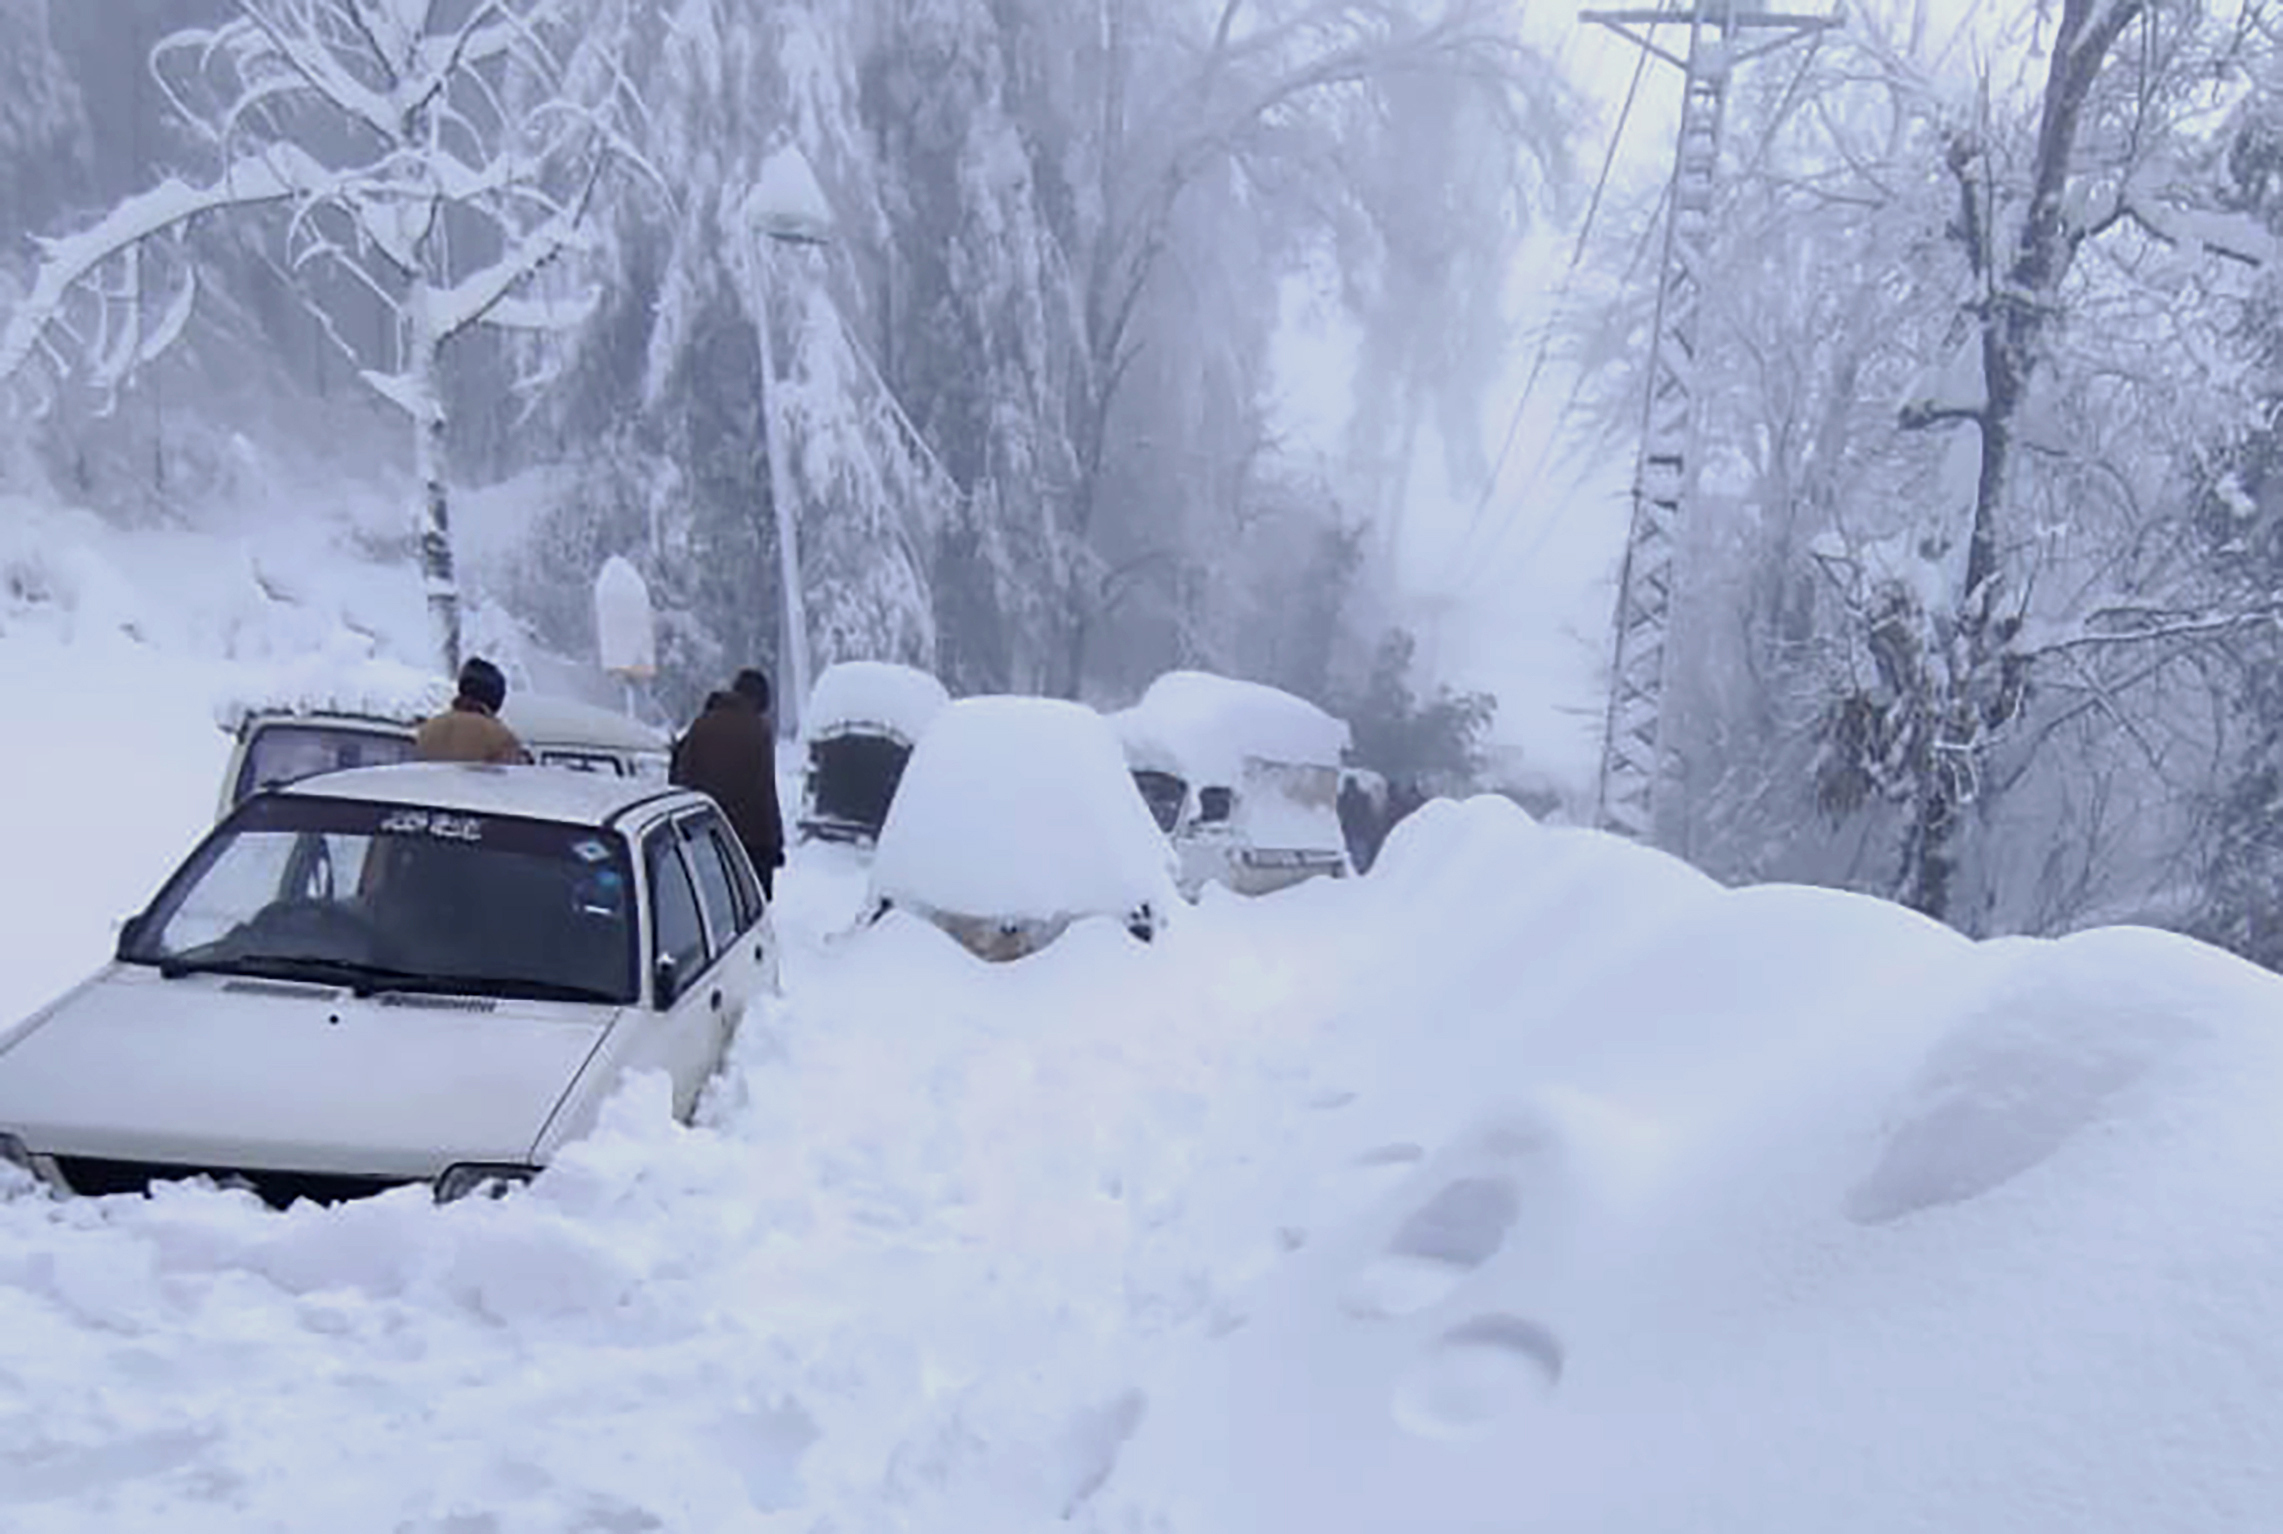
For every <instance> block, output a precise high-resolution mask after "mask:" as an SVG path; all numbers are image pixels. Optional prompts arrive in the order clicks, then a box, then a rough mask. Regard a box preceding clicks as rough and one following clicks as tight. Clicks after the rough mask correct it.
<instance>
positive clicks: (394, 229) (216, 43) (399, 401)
mask: <svg viewBox="0 0 2283 1534" xmlns="http://www.w3.org/2000/svg"><path fill="white" fill-rule="evenodd" d="M630 24H631V23H630V17H629V7H628V6H627V5H626V4H625V3H624V0H472V3H468V4H445V3H443V0H238V3H237V4H236V6H235V14H234V15H233V16H232V17H231V18H230V19H229V20H227V21H225V22H223V23H222V24H220V25H218V26H215V27H210V28H197V29H192V30H189V31H184V32H180V33H177V34H175V35H173V36H171V37H169V38H168V39H166V40H165V41H164V42H163V43H161V44H160V46H159V47H158V49H157V50H156V52H155V53H154V55H153V57H152V60H151V67H152V71H153V75H154V77H155V79H156V80H157V82H158V84H159V85H160V87H161V88H162V89H163V90H164V91H165V92H166V94H167V96H168V98H169V100H170V101H171V103H172V104H173V106H174V108H175V110H176V113H177V115H178V117H179V118H180V120H181V123H182V125H183V126H184V127H185V128H186V129H188V130H189V132H190V134H191V135H192V136H193V138H194V139H195V141H196V143H197V144H198V145H199V147H200V150H201V153H202V156H203V162H202V163H200V164H198V165H196V166H194V167H188V168H185V169H184V170H182V171H180V172H178V173H176V174H174V175H170V176H168V177H167V178H165V179H164V180H162V181H160V182H159V183H158V184H156V185H154V186H152V187H151V188H149V189H148V190H147V191H144V192H141V193H138V194H136V195H134V196H132V197H129V198H128V199H126V200H125V201H123V202H121V203H120V204H119V205H118V206H116V207H115V208H113V209H112V210H111V211H110V212H109V213H107V214H106V215H104V216H103V217H102V218H100V219H98V220H96V221H95V222H94V223H92V224H90V225H88V226H86V227H85V228H82V229H80V230H78V231H76V232H74V233H72V234H70V235H67V236H65V237H62V238H59V239H55V240H51V241H47V242H45V243H44V244H43V247H42V262H41V265H40V268H39V271H38V273H37V275H36V277H35V279H34V281H33V283H32V284H31V287H30V290H29V292H28V293H27V294H25V295H24V296H23V297H22V298H21V299H20V300H19V301H18V302H16V303H15V304H13V305H12V306H11V307H10V309H9V311H8V313H7V315H6V318H5V324H4V326H0V381H4V380H10V379H13V380H16V383H17V387H18V388H19V390H25V389H27V388H30V389H35V390H36V388H38V387H39V386H40V385H39V383H38V382H37V381H32V382H29V383H28V382H27V379H28V376H29V374H31V373H33V372H45V373H46V374H47V375H48V381H50V382H52V380H53V378H54V377H55V376H56V375H62V374H66V373H71V372H77V371H84V372H85V373H86V374H87V376H88V377H89V379H90V381H91V382H93V383H94V384H95V385H96V386H98V387H105V388H107V387H112V386H115V385H116V384H117V383H118V381H119V380H120V379H122V378H124V377H125V376H126V375H127V373H128V372H130V371H131V370H132V369H133V368H135V367H137V366H139V365H141V364H143V363H145V362H147V361H149V360H150V359H151V358H152V357H153V356H155V355H156V354H157V353H158V352H159V351H161V350H163V349H164V348H165V347H166V346H167V345H168V344H170V343H171V341H172V340H173V339H174V338H175V337H176V336H178V335H179V334H180V332H181V329H182V326H183V324H184V322H185V320H186V319H187V317H188V315H189V312H190V306H191V303H192V301H193V299H194V297H195V294H196V290H197V272H196V269H195V266H194V264H193V263H192V262H190V261H189V260H188V259H187V255H186V251H187V247H186V245H185V243H184V239H185V236H186V235H187V233H188V231H189V230H190V229H191V227H192V226H193V225H194V224H196V223H197V222H198V221H200V220H202V219H205V218H208V217H216V216H223V215H229V216H237V217H246V216H259V217H261V218H262V219H264V221H265V227H266V228H267V229H268V230H269V231H271V232H272V234H273V236H274V238H275V240H276V242H277V245H276V251H277V254H278V256H279V258H280V259H281V260H282V262H283V263H284V264H285V265H286V266H288V267H289V268H290V269H291V270H293V271H294V272H295V273H296V274H298V277H299V279H300V282H301V290H302V292H303V293H304V294H305V296H306V298H307V300H308V302H309V305H310V307H311V309H312V310H313V312H314V313H315V314H316V315H317V317H318V318H319V320H320V322H321V323H322V324H323V326H324V328H325V330H326V332H327V334H328V335H329V336H330V337H331V338H332V339H333V340H334V341H335V342H336V343H337V344H338V345H339V346H340V348H341V349H342V350H343V351H344V352H346V353H347V354H348V355H349V356H350V357H351V358H352V359H353V360H354V362H355V365H356V366H357V368H358V369H359V375H360V376H361V377H362V378H363V379H364V381H365V382H366V383H367V384H369V385H370V386H371V387H372V389H373V390H374V391H375V392H376V393H377V394H378V395H379V396H380V397H381V398H382V399H384V400H386V401H387V402H388V403H389V404H390V405H392V406H394V407H395V408H396V409H397V410H399V411H400V412H401V413H402V414H403V416H404V417H405V419H406V420H407V422H408V423H409V424H410V426H411V428H412V437H413V463H414V468H415V477H416V478H417V480H418V482H419V486H420V506H419V510H418V515H417V523H416V528H417V532H416V536H417V543H418V549H419V561H420V569H421V575H422V578H423V581H424V584H425V586H426V590H427V598H428V605H429V610H430V614H431V617H432V620H433V625H434V630H435V642H436V645H437V649H438V652H439V656H440V658H441V659H442V660H443V661H444V662H445V663H446V664H447V665H448V666H456V665H457V663H458V659H459V650H460V600H459V584H458V580H457V575H456V571H455V566H454V560H453V551H452V539H451V517H450V493H449V483H450V475H449V472H448V468H447V462H446V447H447V435H448V430H449V425H450V418H449V410H448V405H447V398H448V396H447V392H446V389H445V385H444V379H443V374H442V370H443V365H444V360H445V357H446V354H447V351H448V350H449V349H450V348H452V347H453V345H454V343H455V342H457V341H459V340H460V339H461V338H462V337H464V336H466V335H468V334H470V333H471V332H473V331H474V330H476V329H477V327H481V326H491V327H499V328H503V329H508V330H514V331H519V332H524V333H527V334H531V335H536V336H544V335H546V334H547V333H549V332H552V331H556V330H559V329H562V328H564V327H566V326H568V325H571V324H573V323H575V322H576V321H577V320H578V319H579V318H581V317H582V316H583V315H584V314H585V312H586V310H587V308H588V305H589V303H590V298H589V295H587V294H586V293H584V292H583V291H581V290H580V289H579V287H578V286H577V284H576V280H575V277H574V275H573V274H571V273H569V272H567V271H565V270H564V269H563V267H562V262H563V258H564V257H565V256H566V255H567V254H574V253H576V252H577V251H578V249H579V247H580V246H581V243H582V241H583V239H584V237H585V232H586V224H587V219H588V214H589V211H590V209H591V207H592V205H593V202H594V199H595V197H596V193H597V188H598V187H599V186H600V185H601V184H602V182H603V179H604V177H605V176H606V175H608V174H610V173H612V172H613V171H614V170H617V169H620V168H623V167H627V166H634V165H639V164H640V151H639V149H638V147H637V144H636V129H637V125H638V124H639V121H640V112H639V103H637V102H636V101H635V100H634V98H633V95H632V92H631V91H630V89H629V87H628V83H627V81H626V79H625V77H624V75H623V74H622V73H621V72H620V70H619V68H618V63H617V60H618V56H619V54H620V52H621V51H622V49H623V46H624V42H625V38H626V35H627V32H628V29H629V27H630ZM130 267H132V268H135V280H133V281H132V282H131V283H122V282H121V281H119V279H118V275H117V274H118V273H119V272H120V271H121V270H122V269H124V268H130ZM154 268H156V269H157V270H159V271H160V272H163V273H165V274H166V276H167V277H168V278H169V279H171V296H170V297H168V298H166V299H165V300H164V302H163V304H160V305H152V306H147V305H146V302H145V300H144V298H143V294H144V293H145V292H146V291H148V290H149V289H150V288H151V287H153V286H155V285H157V284H154V283H153V281H152V272H153V269H154ZM161 291H162V292H164V291H166V289H165V288H164V287H162V288H161Z"/></svg>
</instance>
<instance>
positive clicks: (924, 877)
mask: <svg viewBox="0 0 2283 1534" xmlns="http://www.w3.org/2000/svg"><path fill="white" fill-rule="evenodd" d="M1173 874H1174V856H1173V848H1172V846H1171V845H1170V844H1169V843H1168V842H1167V841H1166V839H1165V835H1164V833H1163V832H1161V831H1160V830H1159V829H1158V828H1157V823H1156V822H1155V821H1154V820H1152V819H1151V818H1150V812H1149V808H1148V806H1146V805H1145V804H1144V803H1143V802H1142V798H1141V795H1140V793H1139V792H1137V791H1136V789H1135V786H1134V781H1133V779H1132V778H1131V777H1130V776H1129V775H1128V774H1127V772H1126V770H1125V761H1124V758H1123V757H1122V756H1121V754H1120V753H1119V750H1118V742H1117V738H1116V737H1115V736H1114V735H1112V734H1111V733H1110V727H1109V725H1108V724H1107V723H1105V722H1104V721H1103V719H1102V716H1101V715H1100V714H1097V713H1095V712H1094V710H1092V709H1090V708H1088V707H1086V706H1085V705H1083V704H1079V703H1069V702H1064V701H1061V700H1059V699H1053V698H1027V697H981V698H962V699H960V700H958V701H957V702H954V703H949V704H946V705H944V707H943V708H942V710H941V711H940V712H938V713H937V714H936V716H935V720H934V722H933V723H932V724H930V725H929V726H928V730H927V733H926V734H925V735H923V736H922V737H921V738H920V743H919V745H918V747H917V748H916V749H914V750H913V752H912V759H911V763H910V765H909V766H907V767H906V768H905V770H904V774H903V782H902V783H901V785H900V786H899V787H898V788H897V790H896V797H895V803H894V804H893V805H892V806H891V807H890V808H889V810H888V820H887V824H886V825H885V826H884V827H882V828H881V831H880V843H879V848H878V850H877V852H876V853H875V855H874V857H873V861H872V872H871V899H870V902H869V905H868V908H867V909H868V915H869V919H870V920H872V921H878V920H879V919H880V918H881V917H882V916H884V915H885V914H886V913H888V912H889V911H892V910H893V911H902V912H904V913H906V914H908V915H911V916H914V917H917V918H919V919H920V920H922V921H926V922H929V923H932V924H933V925H935V926H937V927H939V928H941V929H942V930H943V931H944V932H946V933H948V934H949V935H950V936H951V938H952V939H953V940H954V941H955V942H957V943H959V944H960V946H962V947H964V948H966V949H967V950H968V951H969V952H970V953H973V954H974V955H976V956H977V957H978V958H982V959H988V960H1008V959H1019V958H1022V957H1023V956H1025V955H1026V954H1031V953H1035V952H1037V951H1038V950H1039V949H1042V948H1044V947H1046V946H1047V945H1048V944H1050V943H1052V942H1054V941H1055V939H1056V938H1058V937H1060V936H1061V935H1062V933H1063V932H1064V931H1065V930H1067V929H1068V928H1069V927H1070V926H1071V925H1072V924H1073V923H1075V922H1079V921H1084V920H1088V919H1094V918H1099V919H1106V920H1109V921H1112V922H1115V923H1116V924H1117V925H1118V926H1120V927H1122V928H1123V929H1124V930H1125V931H1126V932H1127V933H1128V934H1129V935H1130V936H1132V937H1134V938H1137V939H1139V940H1140V941H1142V942H1145V943H1146V942H1149V941H1151V940H1153V939H1154V938H1155V937H1156V936H1157V934H1158V933H1159V932H1160V931H1161V930H1162V929H1163V928H1164V926H1165V923H1166V922H1167V920H1168V919H1169V918H1170V917H1171V915H1172V909H1173V907H1174V906H1176V905H1178V904H1180V896H1179V894H1178V893H1177V892H1176V890H1175V888H1174V880H1173Z"/></svg>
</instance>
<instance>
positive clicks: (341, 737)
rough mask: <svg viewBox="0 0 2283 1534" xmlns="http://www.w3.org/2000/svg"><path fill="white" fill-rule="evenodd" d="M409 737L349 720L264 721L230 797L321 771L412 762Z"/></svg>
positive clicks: (250, 794)
mask: <svg viewBox="0 0 2283 1534" xmlns="http://www.w3.org/2000/svg"><path fill="white" fill-rule="evenodd" d="M412 753H413V745H412V737H411V736H410V735H408V734H403V733H398V732H392V731H388V730H384V729H377V728H371V727H360V726H357V725H348V724H265V725H263V726H261V727H260V728H259V729H257V730H256V731H255V732H254V737H253V739H252V740H250V741H248V742H247V744H246V755H245V760H244V761H243V762H242V763H241V764H240V766H239V768H238V783H237V788H236V790H235V792H234V793H233V795H232V798H233V800H239V799H250V798H252V797H253V796H254V795H255V794H257V793H259V792H260V791H261V790H263V789H265V788H283V787H284V786H285V785H287V784H289V783H298V782H300V781H301V780H302V779H303V778H309V777H315V776H316V775H317V774H318V773H321V772H340V771H344V770H346V769H348V768H351V767H387V766H392V765H394V764H395V763H398V762H409V761H411V760H412Z"/></svg>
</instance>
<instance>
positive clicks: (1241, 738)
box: [1116, 671, 1348, 787]
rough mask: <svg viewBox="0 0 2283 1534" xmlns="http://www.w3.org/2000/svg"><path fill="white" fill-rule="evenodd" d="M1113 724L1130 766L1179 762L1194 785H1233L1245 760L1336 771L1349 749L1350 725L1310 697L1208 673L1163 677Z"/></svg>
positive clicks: (1187, 672) (1179, 672)
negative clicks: (1317, 765)
mask: <svg viewBox="0 0 2283 1534" xmlns="http://www.w3.org/2000/svg"><path fill="white" fill-rule="evenodd" d="M1116 722H1117V727H1118V733H1119V735H1120V737H1121V738H1122V739H1123V740H1124V742H1125V744H1126V749H1127V755H1128V757H1129V759H1130V760H1132V762H1133V763H1134V765H1135V766H1159V765H1165V764H1167V763H1168V762H1177V763H1179V764H1180V766H1181V769H1182V776H1184V777H1186V778H1188V779H1189V781H1190V782H1191V783H1193V784H1213V783H1218V784H1225V785H1228V786H1230V787H1234V786H1236V784H1237V783H1238V782H1239V780H1240V777H1241V775H1242V772H1243V767H1244V759H1245V758H1246V757H1248V756H1254V757H1261V758H1265V759H1267V760H1270V761H1279V762H1320V763H1323V764H1325V765H1327V766H1332V767H1337V766H1339V765H1340V761H1341V758H1342V757H1343V756H1344V755H1345V753H1346V751H1347V748H1348V727H1347V724H1346V723H1345V722H1344V721H1342V720H1340V719H1337V718H1334V717H1333V716H1332V715H1330V714H1328V713H1326V712H1324V710H1322V709H1320V708H1318V707H1317V706H1316V705H1315V704H1313V703H1310V702H1309V701H1308V700H1307V699H1305V698H1302V697H1298V696H1295V695H1294V694H1292V693H1288V692H1286V691H1284V690H1283V689H1282V688H1277V687H1270V686H1268V685H1267V684H1266V683H1263V682H1249V681H1243V680H1240V679H1238V678H1236V677H1226V676H1216V675H1214V674H1213V673H1211V672H1208V671H1168V672H1167V673H1165V674H1164V675H1163V676H1161V677H1159V678H1158V679H1157V680H1156V681H1154V682H1152V683H1150V684H1149V688H1148V690H1147V691H1145V692H1144V693H1143V694H1142V696H1141V701H1140V702H1138V703H1136V704H1134V706H1133V707H1131V708H1129V709H1125V710H1122V711H1121V712H1120V713H1119V714H1118V715H1117V716H1116Z"/></svg>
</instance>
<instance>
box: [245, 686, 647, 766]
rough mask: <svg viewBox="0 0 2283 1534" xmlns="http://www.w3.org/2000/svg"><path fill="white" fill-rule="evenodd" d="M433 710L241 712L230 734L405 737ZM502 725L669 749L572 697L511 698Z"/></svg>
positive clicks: (529, 733)
mask: <svg viewBox="0 0 2283 1534" xmlns="http://www.w3.org/2000/svg"><path fill="white" fill-rule="evenodd" d="M434 712H436V710H435V709H418V708H411V709H395V708H389V707H386V706H384V705H382V704H378V703H373V704H363V703H356V702H332V703H326V704H322V705H314V706H310V707H296V708H283V707H279V708H245V709H241V710H239V711H238V712H236V713H235V714H232V715H231V716H230V717H231V718H232V719H233V720H234V721H235V723H234V724H233V725H232V729H233V730H235V731H243V730H245V729H246V728H247V727H249V726H251V725H257V724H258V725H260V726H262V727H263V728H268V727H271V726H274V725H283V726H289V727H290V726H293V725H319V726H328V725H329V726H332V727H334V728H339V727H341V726H343V725H348V726H352V727H355V728H359V729H367V730H371V731H373V732H375V733H376V734H390V735H409V734H411V733H412V732H413V731H414V730H416V729H418V728H419V726H420V722H421V721H422V720H423V719H426V718H427V717H428V716H429V715H430V714H433V713H434ZM499 717H500V722H501V723H503V724H505V725H506V726H507V727H508V728H509V729H511V730H513V731H514V732H515V733H516V735H517V736H518V737H520V738H521V739H522V740H524V741H525V742H527V743H528V744H530V745H534V746H542V747H547V748H551V749H552V748H559V749H564V750H589V751H603V752H615V753H618V754H620V755H639V754H641V753H643V752H663V751H664V750H665V749H666V748H667V746H668V745H669V744H670V742H669V741H668V739H667V737H666V734H665V732H664V731H662V730H659V729H656V728H654V727H653V726H651V725H647V724H644V723H643V722H642V721H641V720H639V719H635V718H633V717H631V716H629V715H627V714H622V713H620V712H619V711H618V710H616V709H610V708H603V707H601V706H600V705H598V704H593V703H582V702H580V701H579V700H578V699H576V698H560V697H554V696H551V695H549V694H546V693H521V692H518V693H511V694H509V695H508V699H507V702H506V704H505V706H503V707H502V708H501V709H500V711H499Z"/></svg>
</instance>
